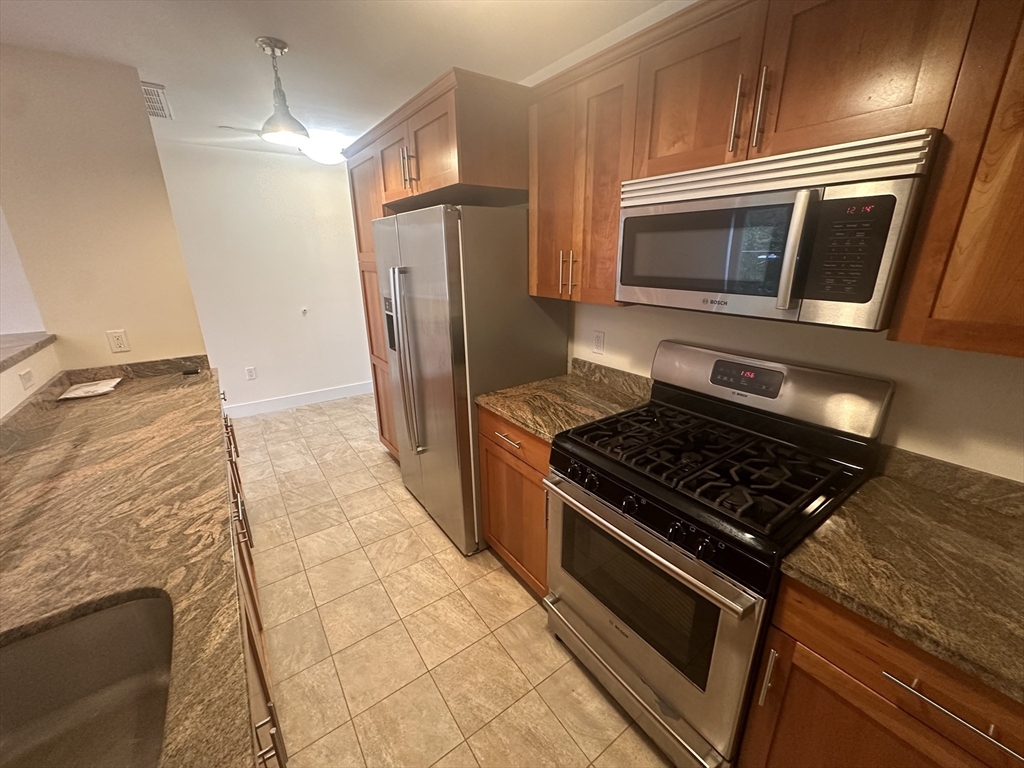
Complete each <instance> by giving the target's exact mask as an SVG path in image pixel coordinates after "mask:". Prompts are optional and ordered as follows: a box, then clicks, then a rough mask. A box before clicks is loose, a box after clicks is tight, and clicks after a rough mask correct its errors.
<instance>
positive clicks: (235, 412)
mask: <svg viewBox="0 0 1024 768" xmlns="http://www.w3.org/2000/svg"><path fill="white" fill-rule="evenodd" d="M371 392H373V384H372V382H369V381H361V382H359V383H358V384H346V385H345V386H343V387H331V388H330V389H318V390H316V391H315V392H300V393H299V394H297V395H286V396H284V397H272V398H270V399H269V400H256V401H254V402H251V403H235V404H233V405H231V404H228V405H225V406H224V413H226V414H227V415H228V416H233V417H235V418H237V417H239V416H256V415H257V414H260V413H272V412H273V411H284V410H287V409H288V408H298V407H299V406H300V405H313V404H314V403H324V402H327V401H328V400H340V399H341V398H343V397H354V396H355V395H366V394H369V393H371Z"/></svg>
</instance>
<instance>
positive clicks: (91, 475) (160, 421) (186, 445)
mask: <svg viewBox="0 0 1024 768" xmlns="http://www.w3.org/2000/svg"><path fill="white" fill-rule="evenodd" d="M61 378H62V380H61V381H59V382H56V383H55V384H54V385H52V386H50V387H47V388H46V390H48V391H47V392H43V393H42V394H41V395H38V396H36V397H35V398H34V399H33V401H30V403H29V404H28V407H25V408H23V409H20V410H19V411H17V412H15V413H14V414H12V415H11V417H9V418H8V419H7V420H5V422H4V423H3V424H2V425H0V434H2V433H5V432H6V433H7V434H6V435H3V436H4V437H5V439H4V440H3V444H4V445H5V446H7V448H5V449H4V451H3V454H2V455H0V477H2V481H3V482H2V485H0V645H5V644H7V643H10V642H13V641H14V640H16V639H18V638H20V637H23V636H26V635H28V634H32V633H34V632H36V631H39V630H41V629H45V628H47V627H50V626H53V625H56V624H59V623H62V622H64V621H67V620H69V619H71V618H76V617H77V616H80V615H84V614H87V613H91V612H93V611H95V610H98V609H99V608H103V607H107V606H109V605H113V604H116V603H120V602H124V601H126V600H128V599H132V598H134V597H141V596H148V595H153V594H157V593H159V592H160V591H163V592H166V593H167V595H169V597H170V598H171V601H172V603H173V607H174V640H173V650H172V658H171V671H170V690H169V696H168V703H167V719H166V723H165V730H164V743H163V751H162V754H161V757H160V765H161V766H164V767H170V766H198V765H210V766H213V765H216V766H218V767H227V768H231V767H234V766H239V767H241V766H247V767H249V768H251V766H252V764H253V745H252V738H251V726H250V722H249V709H248V694H247V689H246V672H245V665H244V657H243V648H242V636H241V631H240V624H239V604H238V594H237V591H236V587H235V571H234V564H233V561H232V552H231V540H230V528H229V505H228V494H227V470H226V466H225V462H224V443H223V435H222V428H223V424H222V421H221V411H220V398H219V386H218V383H217V379H216V375H215V374H214V373H213V372H211V371H209V370H206V371H203V372H202V373H199V374H197V375H194V376H188V377H183V376H182V375H181V374H167V375H158V376H153V377H150V378H127V379H125V380H123V381H122V382H121V383H120V384H119V385H118V387H117V389H116V390H115V391H114V393H112V394H110V395H106V396H103V397H98V398H93V399H87V400H77V401H68V402H59V403H58V402H55V401H54V400H53V398H54V397H55V392H56V394H59V391H57V389H55V388H56V387H60V388H61V389H62V388H63V387H65V386H66V385H67V376H64V377H61Z"/></svg>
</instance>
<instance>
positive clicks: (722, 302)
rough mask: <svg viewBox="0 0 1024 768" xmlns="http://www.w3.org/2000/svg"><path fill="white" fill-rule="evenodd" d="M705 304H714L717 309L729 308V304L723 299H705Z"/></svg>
mask: <svg viewBox="0 0 1024 768" xmlns="http://www.w3.org/2000/svg"><path fill="white" fill-rule="evenodd" d="M703 301H704V303H705V304H714V305H715V306H716V307H728V306H729V302H728V301H725V300H723V299H704V300H703Z"/></svg>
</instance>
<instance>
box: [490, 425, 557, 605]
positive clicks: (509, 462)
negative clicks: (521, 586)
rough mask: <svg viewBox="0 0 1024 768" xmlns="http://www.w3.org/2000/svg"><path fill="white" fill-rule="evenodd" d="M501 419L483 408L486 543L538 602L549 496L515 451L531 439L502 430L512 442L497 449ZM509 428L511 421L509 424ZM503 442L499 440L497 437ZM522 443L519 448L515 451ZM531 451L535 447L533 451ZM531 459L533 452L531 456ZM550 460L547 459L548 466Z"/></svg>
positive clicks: (544, 574) (539, 474) (538, 475)
mask: <svg viewBox="0 0 1024 768" xmlns="http://www.w3.org/2000/svg"><path fill="white" fill-rule="evenodd" d="M501 422H503V420H501V419H499V418H498V417H496V416H494V415H493V414H490V413H489V412H487V411H485V410H483V409H480V424H481V430H480V441H479V442H480V501H481V505H482V518H483V533H484V540H485V541H486V542H487V543H488V544H490V545H491V547H492V548H493V549H494V551H495V552H497V554H498V555H499V556H500V557H501V559H502V560H504V561H505V562H506V563H508V565H509V567H510V568H512V570H514V571H515V572H516V573H518V574H519V575H520V576H521V577H522V579H523V581H525V582H526V584H527V585H528V586H529V587H530V589H532V590H533V591H534V592H535V593H536V594H537V595H538V596H539V597H544V596H545V595H547V593H548V585H547V558H548V554H547V553H548V530H547V504H546V501H547V497H546V495H545V493H544V486H543V485H542V484H541V481H542V480H543V479H544V474H543V473H542V472H540V471H538V469H537V468H536V467H534V466H532V465H531V464H529V463H527V461H526V460H524V459H525V458H526V456H525V454H524V455H523V457H519V456H517V455H514V454H513V453H512V451H523V449H524V446H523V443H524V440H525V439H527V437H529V438H532V439H533V440H534V441H536V442H537V443H540V444H541V445H546V446H547V450H548V452H550V448H551V447H550V445H548V444H547V443H545V442H544V441H542V440H540V439H539V438H536V437H533V436H532V435H529V436H524V435H521V434H516V433H515V432H513V431H511V430H501V432H500V433H499V434H502V433H503V434H505V435H506V436H507V437H508V438H509V439H510V440H511V441H512V442H511V443H510V444H509V445H508V446H504V445H499V443H498V442H497V440H496V439H495V437H494V435H493V434H492V433H493V432H494V431H495V430H494V429H490V428H489V427H490V426H492V425H494V424H495V423H501ZM506 423H507V422H506ZM498 439H499V440H500V438H498ZM516 443H518V444H519V445H520V448H518V449H516V448H514V447H513V446H514V444H516ZM531 448H532V446H531ZM531 455H532V452H531ZM546 461H547V459H546V458H545V462H546Z"/></svg>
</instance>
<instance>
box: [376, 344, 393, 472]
mask: <svg viewBox="0 0 1024 768" xmlns="http://www.w3.org/2000/svg"><path fill="white" fill-rule="evenodd" d="M370 373H371V375H372V376H373V397H374V402H375V403H376V406H377V429H378V431H379V433H380V441H381V443H382V444H383V445H384V447H385V448H387V449H388V452H389V453H390V454H391V455H392V456H393V457H394V459H395V461H399V457H398V432H397V430H396V428H395V402H394V398H393V397H392V396H391V374H390V372H389V369H388V367H387V365H385V364H383V363H382V362H381V361H380V360H378V359H377V358H376V357H370Z"/></svg>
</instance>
